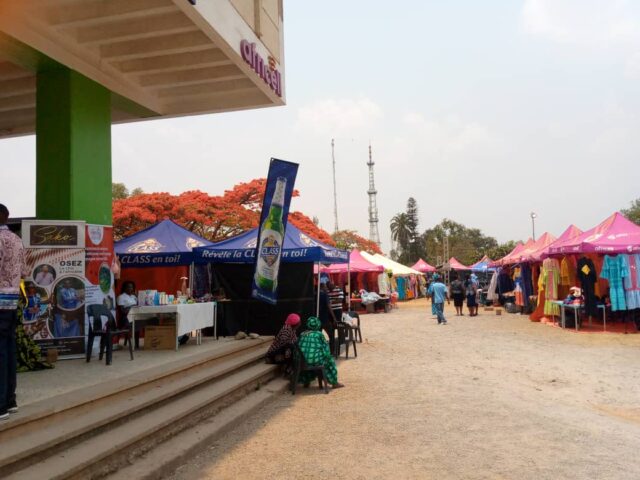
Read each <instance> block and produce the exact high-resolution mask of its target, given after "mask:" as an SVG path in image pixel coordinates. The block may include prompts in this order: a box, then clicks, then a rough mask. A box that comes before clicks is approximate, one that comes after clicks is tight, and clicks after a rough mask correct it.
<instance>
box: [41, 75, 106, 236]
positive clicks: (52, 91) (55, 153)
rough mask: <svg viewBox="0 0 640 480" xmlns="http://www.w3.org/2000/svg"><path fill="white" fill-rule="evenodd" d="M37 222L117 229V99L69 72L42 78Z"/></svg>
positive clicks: (100, 87)
mask: <svg viewBox="0 0 640 480" xmlns="http://www.w3.org/2000/svg"><path fill="white" fill-rule="evenodd" d="M36 216H37V218H38V219H46V220H85V221H86V222H88V223H95V224H100V225H111V93H110V92H109V90H107V89H106V88H104V87H103V86H101V85H99V84H98V83H96V82H94V81H93V80H90V79H88V78H87V77H84V76H83V75H81V74H79V73H78V72H76V71H73V70H70V69H68V68H65V67H59V68H54V69H48V70H45V71H41V72H38V74H37V94H36Z"/></svg>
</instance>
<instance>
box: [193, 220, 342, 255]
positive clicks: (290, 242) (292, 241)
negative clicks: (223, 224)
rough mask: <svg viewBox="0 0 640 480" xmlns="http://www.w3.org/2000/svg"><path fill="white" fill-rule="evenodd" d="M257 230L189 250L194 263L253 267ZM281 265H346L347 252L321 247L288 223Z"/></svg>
mask: <svg viewBox="0 0 640 480" xmlns="http://www.w3.org/2000/svg"><path fill="white" fill-rule="evenodd" d="M257 244H258V229H257V228H254V229H253V230H249V231H248V232H245V233H243V234H241V235H238V236H237V237H233V238H230V239H228V240H223V241H222V242H218V243H214V244H213V245H209V246H208V247H198V248H195V249H194V250H193V254H194V261H195V262H196V263H255V261H256V259H255V254H256V245H257ZM280 261H281V262H282V263H290V262H298V263H309V262H313V263H318V262H319V263H323V264H329V263H347V262H348V261H349V252H347V251H345V250H339V249H337V248H335V247H331V246H329V245H325V244H324V243H322V242H319V241H318V240H314V239H313V238H311V237H309V236H308V235H306V234H304V233H302V232H301V231H300V230H299V229H298V228H296V227H295V226H294V225H292V224H291V223H289V224H288V225H287V230H286V232H285V235H284V246H283V248H282V259H281V260H280Z"/></svg>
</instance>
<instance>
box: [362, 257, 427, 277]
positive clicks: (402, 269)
mask: <svg viewBox="0 0 640 480" xmlns="http://www.w3.org/2000/svg"><path fill="white" fill-rule="evenodd" d="M360 253H361V254H362V256H363V257H364V258H365V259H366V260H368V261H370V262H371V263H375V264H376V265H382V266H383V267H384V268H385V270H391V271H392V272H393V275H422V272H419V271H418V270H414V269H413V268H410V267H407V266H406V265H402V264H401V263H398V262H394V261H393V260H391V259H390V258H387V257H385V256H383V255H380V254H379V253H376V254H375V255H371V254H369V253H367V252H360Z"/></svg>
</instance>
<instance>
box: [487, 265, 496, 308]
mask: <svg viewBox="0 0 640 480" xmlns="http://www.w3.org/2000/svg"><path fill="white" fill-rule="evenodd" d="M497 299H498V272H493V275H491V280H490V281H489V288H488V289H487V300H489V301H490V302H493V301H494V300H497Z"/></svg>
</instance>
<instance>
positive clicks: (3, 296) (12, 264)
mask: <svg viewBox="0 0 640 480" xmlns="http://www.w3.org/2000/svg"><path fill="white" fill-rule="evenodd" d="M8 220H9V210H7V207H5V206H4V205H2V204H0V420H6V419H7V418H9V414H10V413H16V412H17V411H18V404H17V403H16V370H17V367H18V365H17V358H16V326H17V322H18V299H19V292H20V279H21V278H23V277H26V276H27V274H28V272H27V267H26V264H25V261H24V249H23V247H22V240H20V237H18V236H17V235H16V234H15V233H13V232H11V231H10V230H9V227H7V221H8Z"/></svg>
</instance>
